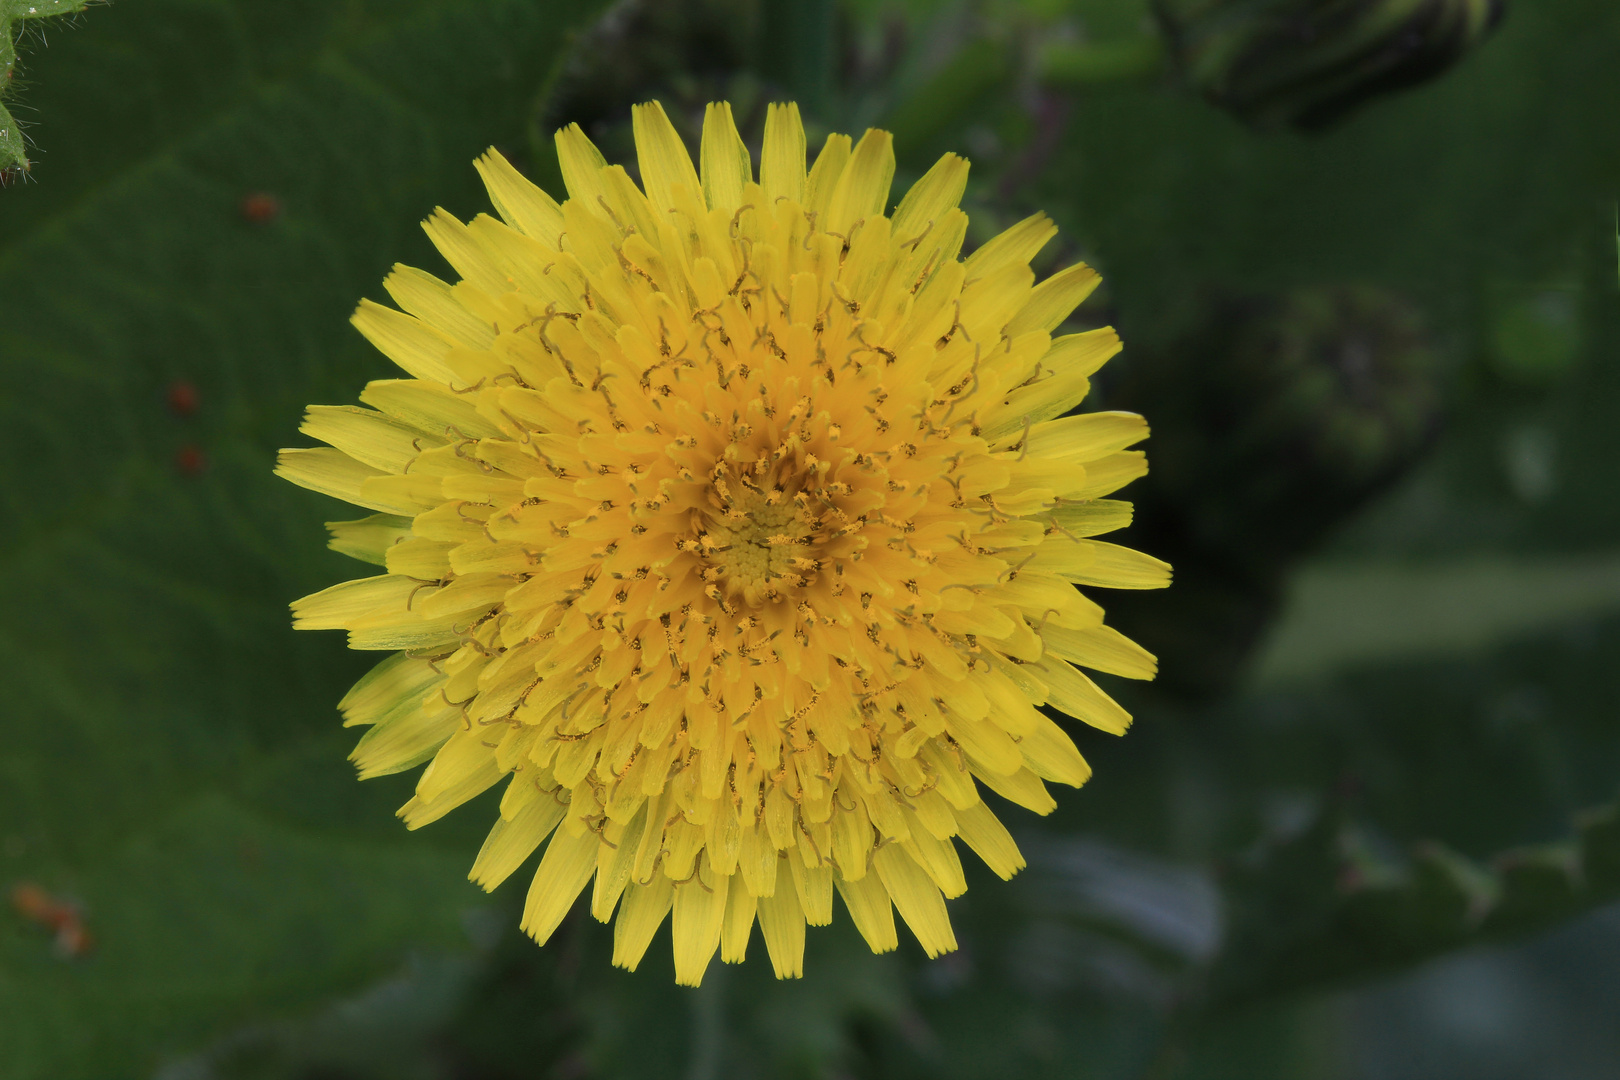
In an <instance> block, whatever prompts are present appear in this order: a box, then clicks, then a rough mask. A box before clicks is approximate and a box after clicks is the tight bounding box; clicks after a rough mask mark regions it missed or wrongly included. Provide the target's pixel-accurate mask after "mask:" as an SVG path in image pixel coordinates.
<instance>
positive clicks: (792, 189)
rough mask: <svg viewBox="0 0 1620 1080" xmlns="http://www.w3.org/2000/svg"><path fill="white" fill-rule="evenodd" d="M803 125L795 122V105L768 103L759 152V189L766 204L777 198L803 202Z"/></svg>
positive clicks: (773, 202) (797, 121) (796, 109)
mask: <svg viewBox="0 0 1620 1080" xmlns="http://www.w3.org/2000/svg"><path fill="white" fill-rule="evenodd" d="M804 159H805V146H804V125H803V124H802V123H800V122H799V106H798V105H797V104H794V103H792V102H789V103H788V104H786V105H778V104H772V105H771V106H770V107H769V108H767V109H766V110H765V145H764V148H763V150H762V151H761V153H760V162H759V186H760V187H761V188H762V189H763V190H764V192H765V202H766V205H768V206H771V207H774V206H775V205H776V203H777V200H779V199H790V200H792V201H793V202H796V203H803V202H804V201H805V197H804V180H805V173H804Z"/></svg>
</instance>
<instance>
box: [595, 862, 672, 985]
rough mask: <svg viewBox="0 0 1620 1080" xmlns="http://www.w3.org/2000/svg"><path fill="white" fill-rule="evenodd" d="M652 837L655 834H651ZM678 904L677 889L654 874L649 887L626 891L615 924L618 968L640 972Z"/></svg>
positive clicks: (614, 947) (647, 885)
mask: <svg viewBox="0 0 1620 1080" xmlns="http://www.w3.org/2000/svg"><path fill="white" fill-rule="evenodd" d="M586 835H590V834H586ZM648 835H655V834H654V833H652V832H650V831H649V833H648ZM674 901H675V885H674V883H673V882H672V881H670V880H669V878H667V877H665V876H664V875H663V874H656V873H655V874H653V875H652V880H651V881H650V882H648V883H647V884H645V885H643V884H640V883H637V882H632V883H631V885H630V887H629V888H628V889H626V890H625V897H624V902H623V903H622V904H620V905H619V918H618V920H617V921H616V922H615V923H614V924H613V966H614V967H621V968H624V969H625V970H626V971H634V970H636V967H637V965H639V964H640V963H641V958H642V957H643V956H645V955H646V954H647V946H648V945H651V944H652V939H653V935H654V934H656V933H658V928H659V927H660V926H662V925H663V923H664V916H665V915H668V914H669V909H670V907H671V906H672V905H673V903H674Z"/></svg>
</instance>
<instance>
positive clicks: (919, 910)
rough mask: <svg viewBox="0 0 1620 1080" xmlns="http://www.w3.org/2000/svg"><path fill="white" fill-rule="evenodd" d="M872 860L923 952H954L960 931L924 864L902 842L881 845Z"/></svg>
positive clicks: (931, 953) (884, 885) (939, 953)
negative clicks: (956, 929) (901, 845)
mask: <svg viewBox="0 0 1620 1080" xmlns="http://www.w3.org/2000/svg"><path fill="white" fill-rule="evenodd" d="M872 862H873V865H874V866H875V867H876V868H877V872H878V876H879V877H880V878H881V879H882V880H883V887H884V888H885V889H887V890H888V892H889V896H890V897H891V898H892V899H893V900H894V906H895V908H896V909H897V910H899V912H900V917H901V918H902V919H904V920H905V921H906V925H907V926H909V927H910V928H911V932H912V933H913V934H915V935H917V940H918V941H919V942H920V943H921V944H922V947H923V952H925V953H927V954H928V955H929V956H930V957H933V956H939V955H941V954H942V953H948V952H953V951H954V950H955V949H956V934H955V933H953V932H952V930H951V919H950V916H949V915H948V914H947V913H946V911H945V899H944V897H942V896H940V894H939V886H937V885H935V884H934V882H933V881H932V880H931V879H930V878H929V877H928V875H927V874H926V873H924V872H923V869H922V867H920V866H918V865H917V863H916V862H915V861H914V860H913V859H912V857H911V856H910V855H907V854H906V853H905V851H904V850H902V849H901V847H900V845H898V844H886V845H884V846H883V847H880V848H878V850H877V853H876V854H875V855H873V856H872Z"/></svg>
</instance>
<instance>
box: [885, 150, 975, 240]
mask: <svg viewBox="0 0 1620 1080" xmlns="http://www.w3.org/2000/svg"><path fill="white" fill-rule="evenodd" d="M967 178H968V162H967V159H966V158H960V157H957V156H956V155H955V154H946V155H945V156H944V157H942V158H940V159H939V160H938V161H937V162H935V163H934V167H933V168H931V169H929V170H928V171H927V172H926V173H924V174H923V177H922V179H921V180H918V181H917V182H916V183H915V184H913V185H912V186H911V190H910V191H908V192H906V195H905V198H903V199H901V200H900V205H899V206H898V207H897V208H896V209H895V211H894V238H895V239H896V240H897V241H899V242H900V243H902V244H906V243H913V242H914V241H915V240H916V238H918V237H921V236H923V235H924V234H925V233H927V232H928V231H930V230H931V229H932V228H934V227H935V226H936V225H937V224H938V223H939V222H941V221H942V220H943V219H944V217H945V215H946V213H948V212H949V211H951V210H953V209H955V208H956V204H957V203H959V202H961V201H962V192H964V191H966V190H967Z"/></svg>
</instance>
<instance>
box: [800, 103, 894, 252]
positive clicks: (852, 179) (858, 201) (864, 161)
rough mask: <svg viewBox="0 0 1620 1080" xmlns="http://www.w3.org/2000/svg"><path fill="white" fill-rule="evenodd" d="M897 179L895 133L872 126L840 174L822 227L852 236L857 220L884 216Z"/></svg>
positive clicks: (857, 144)
mask: <svg viewBox="0 0 1620 1080" xmlns="http://www.w3.org/2000/svg"><path fill="white" fill-rule="evenodd" d="M817 164H818V165H819V164H820V162H817ZM893 181H894V136H893V135H890V134H889V133H888V132H887V131H879V130H878V129H876V128H868V129H867V130H866V134H865V135H862V136H861V141H860V142H858V143H856V144H855V152H854V153H853V154H851V155H850V158H849V164H847V165H845V166H844V168H843V170H842V173H841V175H840V176H839V177H838V185H837V186H836V187H835V188H834V189H833V193H832V198H831V199H830V200H829V202H828V206H827V220H826V224H825V225H823V226H822V228H824V229H825V230H827V231H829V232H840V233H843V234H844V235H845V236H848V235H849V232H850V228H851V227H852V226H853V225H854V224H855V223H856V222H857V221H860V220H862V219H863V218H872V217H878V216H880V215H881V214H882V213H883V211H884V210H885V209H886V208H887V203H888V201H889V185H890V184H891V183H893Z"/></svg>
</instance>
